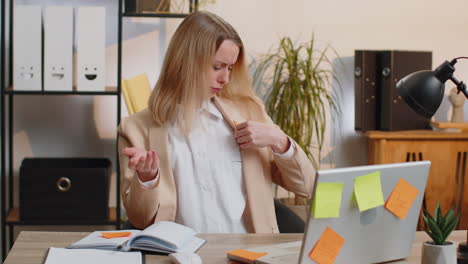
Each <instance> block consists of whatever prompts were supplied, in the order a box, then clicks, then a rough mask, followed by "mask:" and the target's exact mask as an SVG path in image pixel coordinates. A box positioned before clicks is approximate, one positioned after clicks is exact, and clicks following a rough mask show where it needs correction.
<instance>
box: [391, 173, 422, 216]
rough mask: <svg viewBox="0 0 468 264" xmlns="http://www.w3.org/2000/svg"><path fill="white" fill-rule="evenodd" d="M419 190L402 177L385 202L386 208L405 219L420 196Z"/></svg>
mask: <svg viewBox="0 0 468 264" xmlns="http://www.w3.org/2000/svg"><path fill="white" fill-rule="evenodd" d="M418 193H419V190H418V189H416V188H414V187H413V186H412V185H411V184H409V183H408V182H407V181H405V180H404V179H403V178H400V180H399V181H398V183H397V185H396V186H395V188H394V189H393V191H392V193H391V194H390V196H389V197H388V199H387V201H386V202H385V208H387V210H389V211H390V212H392V213H393V214H394V215H396V216H398V217H399V218H401V219H405V218H406V215H407V214H408V212H409V210H410V208H411V206H412V205H413V203H414V200H416V197H417V196H418Z"/></svg>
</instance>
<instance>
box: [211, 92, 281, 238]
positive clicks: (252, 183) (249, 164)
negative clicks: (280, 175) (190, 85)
mask: <svg viewBox="0 0 468 264" xmlns="http://www.w3.org/2000/svg"><path fill="white" fill-rule="evenodd" d="M213 102H214V103H215V105H216V106H217V107H218V109H219V111H220V112H221V114H222V115H223V117H224V119H225V122H227V123H228V124H229V126H231V128H232V129H233V130H235V125H234V121H235V122H237V123H242V122H245V121H247V120H248V119H247V118H246V117H244V116H243V115H242V114H241V113H240V111H239V109H238V107H236V106H235V105H234V104H232V103H230V102H227V101H226V100H224V99H222V98H218V97H217V96H215V97H214V98H213ZM244 110H246V111H248V109H244ZM259 151H261V150H259V149H256V148H250V149H240V152H241V157H242V174H243V178H244V184H245V189H246V193H247V197H246V199H247V204H246V208H245V211H244V223H245V225H246V228H247V231H249V232H262V231H263V232H265V231H264V230H268V231H267V232H270V230H271V229H269V227H266V226H262V224H261V223H265V220H262V219H265V218H266V219H271V218H272V217H273V219H275V216H274V215H273V216H272V215H270V214H268V211H266V210H265V208H262V205H264V204H265V202H266V204H269V203H270V204H273V201H263V200H264V199H267V197H270V195H267V193H265V190H264V189H263V188H259V187H261V186H265V183H263V181H264V179H265V177H264V175H263V173H264V171H263V167H262V160H261V158H260V155H259V153H258V152H259ZM268 222H269V221H268Z"/></svg>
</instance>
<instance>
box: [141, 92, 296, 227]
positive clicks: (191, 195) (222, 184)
mask: <svg viewBox="0 0 468 264" xmlns="http://www.w3.org/2000/svg"><path fill="white" fill-rule="evenodd" d="M169 145H170V148H169V150H170V153H171V154H170V155H171V157H170V158H171V162H172V170H173V174H174V178H175V183H176V186H177V207H178V210H177V214H176V219H175V221H176V222H177V223H179V224H183V225H186V226H188V227H191V228H193V229H194V230H196V231H197V232H200V233H246V229H245V226H244V223H243V221H242V214H243V212H244V209H245V205H246V193H245V186H244V180H243V176H242V159H241V155H240V149H239V144H238V143H237V142H236V140H235V138H234V133H233V130H232V129H231V127H230V126H229V125H228V124H227V123H226V122H225V121H224V119H223V116H222V114H221V112H220V111H219V110H218V109H217V108H216V106H215V105H214V104H213V102H211V100H210V101H209V103H208V104H206V105H205V107H204V108H202V109H201V110H200V112H199V115H198V116H197V118H196V119H195V120H194V122H193V125H192V130H191V134H190V137H189V138H188V140H186V139H185V137H184V136H183V135H182V134H181V133H180V131H179V129H178V128H177V126H176V125H174V126H171V127H170V128H169ZM156 151H157V150H156ZM293 153H294V146H293V144H292V141H291V147H290V148H289V150H288V151H287V152H286V153H284V154H276V153H275V155H278V156H281V157H284V158H288V157H291V156H292V155H293ZM156 181H157V178H156V179H154V180H152V181H149V182H146V183H144V184H145V185H147V186H148V187H150V186H153V185H154V184H155V183H156Z"/></svg>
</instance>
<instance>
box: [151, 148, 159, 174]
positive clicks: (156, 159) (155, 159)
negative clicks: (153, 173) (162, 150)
mask: <svg viewBox="0 0 468 264" xmlns="http://www.w3.org/2000/svg"><path fill="white" fill-rule="evenodd" d="M151 155H152V156H153V163H152V164H151V169H152V170H155V169H157V168H159V157H158V154H156V151H151Z"/></svg>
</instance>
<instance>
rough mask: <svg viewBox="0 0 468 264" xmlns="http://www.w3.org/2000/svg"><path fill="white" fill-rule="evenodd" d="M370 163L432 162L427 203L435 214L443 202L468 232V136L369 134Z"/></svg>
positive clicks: (407, 132)
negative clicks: (454, 208) (456, 214)
mask: <svg viewBox="0 0 468 264" xmlns="http://www.w3.org/2000/svg"><path fill="white" fill-rule="evenodd" d="M365 136H366V137H367V138H368V147H369V155H368V163H369V164H387V163H396V162H407V161H419V160H430V161H431V163H432V165H431V170H430V173H429V179H428V181H427V185H426V195H425V201H426V204H427V208H428V210H429V212H433V210H434V208H435V206H436V204H437V202H438V201H440V204H441V207H442V209H443V210H444V211H448V210H449V209H450V207H451V206H452V205H455V206H456V209H457V211H458V213H459V214H460V215H461V219H460V224H459V229H468V211H467V210H466V208H468V179H467V173H468V171H467V170H468V166H467V159H468V133H454V132H437V131H431V130H414V131H394V132H386V131H367V132H366V133H365Z"/></svg>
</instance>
